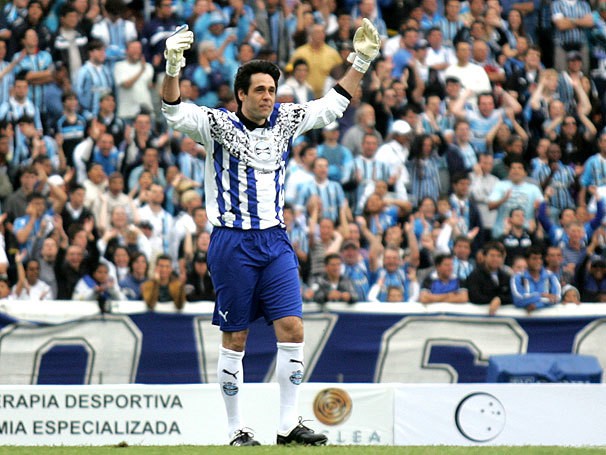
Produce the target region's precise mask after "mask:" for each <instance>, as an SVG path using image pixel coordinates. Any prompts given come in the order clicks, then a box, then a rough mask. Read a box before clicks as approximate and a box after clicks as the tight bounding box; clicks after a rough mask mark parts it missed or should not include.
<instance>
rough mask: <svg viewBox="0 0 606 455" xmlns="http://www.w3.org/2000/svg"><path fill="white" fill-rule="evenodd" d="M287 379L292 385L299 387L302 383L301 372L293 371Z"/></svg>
mask: <svg viewBox="0 0 606 455" xmlns="http://www.w3.org/2000/svg"><path fill="white" fill-rule="evenodd" d="M288 379H290V382H292V383H293V384H294V385H300V384H301V383H302V382H303V372H302V371H301V370H297V371H293V372H292V374H291V375H290V377H289V378H288Z"/></svg>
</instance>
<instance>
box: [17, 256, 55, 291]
mask: <svg viewBox="0 0 606 455" xmlns="http://www.w3.org/2000/svg"><path fill="white" fill-rule="evenodd" d="M24 256H25V254H24V253H18V254H16V255H15V262H16V263H17V273H18V275H19V281H18V282H17V284H15V285H14V286H13V290H12V292H13V295H14V296H15V298H16V299H17V300H52V299H54V298H55V296H54V295H53V292H52V290H51V288H50V286H49V285H48V284H46V283H45V282H44V281H42V280H41V279H40V264H39V263H38V261H37V260H35V259H30V260H29V261H27V263H26V265H25V267H24V265H23V262H22V260H23V257H24Z"/></svg>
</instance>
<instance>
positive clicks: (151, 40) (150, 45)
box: [141, 0, 179, 80]
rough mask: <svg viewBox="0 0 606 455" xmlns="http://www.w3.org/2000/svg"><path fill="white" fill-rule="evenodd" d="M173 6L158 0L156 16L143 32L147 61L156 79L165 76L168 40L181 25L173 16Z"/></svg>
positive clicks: (149, 21)
mask: <svg viewBox="0 0 606 455" xmlns="http://www.w3.org/2000/svg"><path fill="white" fill-rule="evenodd" d="M172 6H173V4H172V2H171V0H158V1H157V2H156V5H155V7H156V10H155V14H154V16H153V17H152V18H151V19H150V20H147V21H146V22H145V25H144V26H143V31H142V32H141V43H142V44H143V53H144V55H145V61H147V62H150V63H151V64H152V66H153V67H154V74H155V75H156V77H157V76H158V75H160V74H164V67H165V66H166V60H165V59H164V48H165V47H166V38H168V37H169V36H170V35H172V34H173V33H174V31H175V29H176V28H177V26H178V25H179V22H178V21H177V18H176V17H175V16H173V12H172ZM160 80H161V79H160Z"/></svg>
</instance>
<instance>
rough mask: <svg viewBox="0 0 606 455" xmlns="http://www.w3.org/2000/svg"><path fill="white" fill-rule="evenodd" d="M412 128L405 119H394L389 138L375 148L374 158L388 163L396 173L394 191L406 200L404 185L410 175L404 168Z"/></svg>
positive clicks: (406, 194) (406, 183)
mask: <svg viewBox="0 0 606 455" xmlns="http://www.w3.org/2000/svg"><path fill="white" fill-rule="evenodd" d="M411 133H412V128H411V127H410V125H409V124H408V122H406V121H405V120H396V121H395V122H393V125H392V127H391V140H390V141H388V142H386V143H384V144H383V145H382V146H381V147H379V150H377V155H376V158H377V160H379V161H382V162H384V163H387V164H389V166H390V167H391V168H392V171H393V173H394V174H396V175H397V180H396V183H395V192H396V194H397V196H398V198H400V199H404V200H408V193H407V192H406V185H408V184H409V183H410V175H409V174H408V170H407V168H406V162H407V161H408V153H409V149H408V146H409V143H410V136H411Z"/></svg>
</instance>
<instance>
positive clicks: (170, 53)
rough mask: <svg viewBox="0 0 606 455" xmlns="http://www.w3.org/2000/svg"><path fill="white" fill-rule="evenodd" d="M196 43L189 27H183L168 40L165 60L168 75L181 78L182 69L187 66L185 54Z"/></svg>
mask: <svg viewBox="0 0 606 455" xmlns="http://www.w3.org/2000/svg"><path fill="white" fill-rule="evenodd" d="M193 42H194V34H193V33H192V32H191V31H189V27H188V26H187V25H181V26H180V27H178V28H177V30H176V31H175V33H173V34H172V35H171V36H169V37H168V38H167V39H166V49H165V50H164V58H165V59H166V75H167V76H171V77H179V73H180V72H181V68H183V67H184V66H185V58H184V57H183V52H184V51H186V50H187V49H189V48H190V47H191V45H192V43H193Z"/></svg>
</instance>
